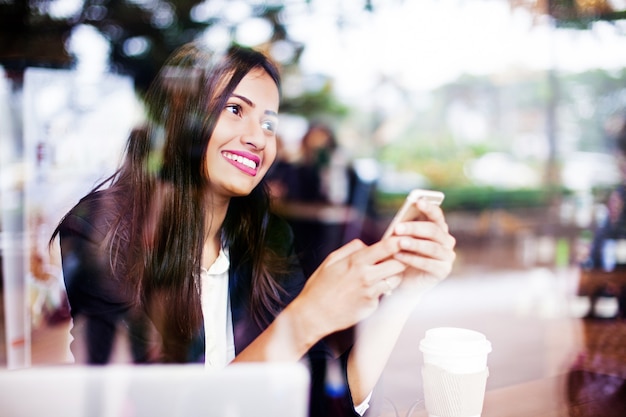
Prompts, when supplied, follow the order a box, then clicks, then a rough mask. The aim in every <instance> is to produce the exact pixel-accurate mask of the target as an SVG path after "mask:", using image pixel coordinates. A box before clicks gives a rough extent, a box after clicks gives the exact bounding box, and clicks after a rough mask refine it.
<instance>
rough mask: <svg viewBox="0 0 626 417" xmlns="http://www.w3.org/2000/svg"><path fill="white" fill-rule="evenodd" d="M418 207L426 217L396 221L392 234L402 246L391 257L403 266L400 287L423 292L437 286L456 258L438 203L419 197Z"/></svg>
mask: <svg viewBox="0 0 626 417" xmlns="http://www.w3.org/2000/svg"><path fill="white" fill-rule="evenodd" d="M416 204H418V208H419V210H420V211H421V212H422V213H423V214H424V216H425V217H426V220H421V221H410V222H403V223H400V224H398V225H397V226H396V227H395V228H394V232H393V237H397V238H398V239H399V243H398V244H399V246H400V248H401V249H402V250H401V251H400V252H399V253H396V254H394V259H396V260H398V261H400V262H402V263H403V264H404V265H406V267H407V268H406V269H405V270H404V271H403V273H402V283H401V285H400V288H401V289H402V290H407V291H420V292H421V291H423V290H426V289H428V288H431V287H432V286H434V285H436V284H437V283H438V282H439V281H441V280H443V279H444V278H446V277H447V276H448V275H449V274H450V272H451V271H452V264H453V262H454V260H455V258H456V253H455V252H454V247H455V245H456V239H455V238H454V237H453V236H452V235H450V233H449V230H448V224H447V223H446V220H445V217H444V214H443V211H442V210H441V208H440V207H439V206H436V205H434V204H429V203H427V202H426V201H422V200H418V201H417V202H416Z"/></svg>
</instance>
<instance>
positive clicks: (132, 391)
mask: <svg viewBox="0 0 626 417" xmlns="http://www.w3.org/2000/svg"><path fill="white" fill-rule="evenodd" d="M309 384H310V381H309V372H308V371H307V369H306V368H305V366H304V365H302V364H294V363H280V364H276V363H271V364H270V363H246V364H233V365H230V366H228V367H226V368H225V369H223V370H219V371H209V370H206V369H205V368H204V366H203V365H111V366H101V367H95V366H91V367H90V366H77V365H66V366H51V367H41V368H29V369H22V370H3V371H0V410H2V413H3V415H7V416H11V417H40V416H46V415H49V416H64V417H92V416H94V417H140V416H141V417H143V416H146V417H161V416H162V417H176V416H181V417H182V416H184V417H195V416H198V417H200V416H202V417H246V416H251V417H252V416H254V417H265V416H267V417H270V416H271V417H281V416H285V417H306V416H307V413H308V401H309Z"/></svg>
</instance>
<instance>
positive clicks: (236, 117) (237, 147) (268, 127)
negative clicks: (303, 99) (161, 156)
mask: <svg viewBox="0 0 626 417" xmlns="http://www.w3.org/2000/svg"><path fill="white" fill-rule="evenodd" d="M278 105H279V93H278V87H277V86H276V83H275V82H274V80H273V79H272V78H271V77H270V76H269V75H268V74H267V73H266V72H265V71H264V70H262V69H253V70H252V71H250V72H249V73H248V74H247V75H246V76H245V77H244V78H243V79H242V80H241V82H240V83H239V85H237V87H236V88H235V90H234V91H233V93H232V94H231V95H230V98H229V99H228V101H227V102H226V105H225V106H224V109H223V110H222V113H221V115H220V117H219V119H218V121H217V124H216V126H215V130H214V131H213V134H212V135H211V139H210V140H209V144H208V147H207V151H206V152H207V154H206V171H207V175H208V178H209V191H210V192H212V193H213V194H214V195H215V196H221V197H226V198H230V197H235V196H244V195H248V194H249V193H250V192H251V191H252V190H253V189H254V187H256V186H257V185H258V184H259V183H260V182H261V180H262V179H263V177H264V176H265V174H266V173H267V171H268V170H269V168H270V166H271V165H272V163H273V162H274V158H275V157H276V127H277V124H278V117H277V113H278Z"/></svg>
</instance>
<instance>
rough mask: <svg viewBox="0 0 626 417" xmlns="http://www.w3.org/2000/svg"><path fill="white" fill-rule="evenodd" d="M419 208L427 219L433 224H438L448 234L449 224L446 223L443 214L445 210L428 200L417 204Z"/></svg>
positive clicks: (419, 201) (421, 200) (418, 201)
mask: <svg viewBox="0 0 626 417" xmlns="http://www.w3.org/2000/svg"><path fill="white" fill-rule="evenodd" d="M416 204H417V208H418V209H419V210H420V211H421V212H422V214H423V215H424V217H426V219H428V220H430V221H431V222H433V223H435V224H437V225H438V226H439V227H441V228H442V229H443V230H445V231H446V232H448V223H447V222H446V218H445V216H444V214H443V210H442V209H441V207H440V206H439V205H437V204H431V203H429V202H428V201H426V200H423V199H420V200H417V202H416Z"/></svg>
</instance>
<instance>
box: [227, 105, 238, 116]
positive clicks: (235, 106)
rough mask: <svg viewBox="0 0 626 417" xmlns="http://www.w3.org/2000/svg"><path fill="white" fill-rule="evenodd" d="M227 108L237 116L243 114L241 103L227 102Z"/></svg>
mask: <svg viewBox="0 0 626 417" xmlns="http://www.w3.org/2000/svg"><path fill="white" fill-rule="evenodd" d="M225 110H226V111H229V112H231V113H232V114H235V115H237V116H241V106H240V105H239V104H227V105H226V109H225Z"/></svg>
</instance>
